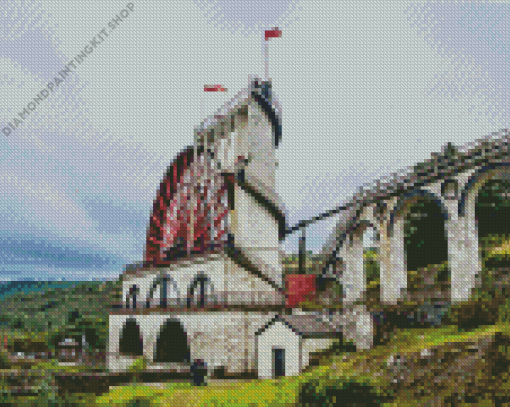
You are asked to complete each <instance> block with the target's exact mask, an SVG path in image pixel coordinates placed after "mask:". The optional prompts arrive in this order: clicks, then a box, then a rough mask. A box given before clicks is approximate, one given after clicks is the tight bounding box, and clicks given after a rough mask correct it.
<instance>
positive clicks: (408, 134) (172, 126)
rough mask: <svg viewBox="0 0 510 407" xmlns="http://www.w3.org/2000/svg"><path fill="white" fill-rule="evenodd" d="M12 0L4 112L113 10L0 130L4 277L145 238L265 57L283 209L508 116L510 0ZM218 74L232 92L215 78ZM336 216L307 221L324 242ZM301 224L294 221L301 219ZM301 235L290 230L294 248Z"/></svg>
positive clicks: (106, 262) (2, 36)
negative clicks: (61, 77) (195, 146)
mask: <svg viewBox="0 0 510 407" xmlns="http://www.w3.org/2000/svg"><path fill="white" fill-rule="evenodd" d="M127 3H128V2H127V1H109V2H103V1H87V2H85V1H75V2H62V1H56V0H39V1H31V0H26V1H21V0H16V1H15V0H4V1H2V2H1V3H0V94H1V95H2V97H1V98H0V129H3V128H5V127H6V126H8V123H9V122H12V120H13V118H14V117H17V113H18V112H20V111H22V110H23V109H24V108H25V107H26V106H27V103H29V102H30V101H31V100H32V99H33V98H34V97H35V96H36V94H37V93H39V92H40V91H41V90H42V89H44V88H45V86H46V84H47V83H49V82H51V81H52V80H53V78H54V77H55V76H57V75H58V72H59V71H60V70H62V69H63V68H64V66H65V65H66V64H67V63H68V62H69V61H71V60H72V59H73V58H74V57H75V56H76V55H77V54H78V53H80V52H81V51H82V50H83V48H84V47H85V46H86V45H87V44H88V43H89V42H90V40H91V39H92V38H93V37H94V36H96V35H97V34H98V33H100V31H101V30H102V29H103V28H104V29H105V30H106V32H107V33H108V37H105V39H104V41H103V42H102V43H100V44H99V45H98V46H97V48H95V49H94V50H93V52H92V53H91V54H90V55H89V56H88V57H87V58H86V59H85V60H84V61H83V63H81V64H80V65H77V67H76V69H75V70H73V72H72V73H71V74H70V75H69V76H68V77H67V78H66V79H65V81H64V82H63V83H61V84H60V85H59V86H58V88H56V89H55V90H54V91H53V92H52V93H51V94H50V96H49V97H48V98H47V99H46V100H44V101H43V102H41V104H40V105H39V106H37V108H36V109H35V110H34V111H33V112H32V113H30V115H29V116H28V117H26V118H25V120H24V121H23V123H22V124H21V125H20V126H19V127H18V128H17V129H16V130H14V131H12V132H11V134H10V135H9V136H5V135H4V134H2V133H0V191H1V192H2V199H1V200H0V280H15V279H21V278H36V279H43V280H44V279H48V278H59V277H66V278H67V279H90V278H96V277H97V278H100V277H107V276H111V277H113V276H115V275H117V274H118V273H119V272H120V271H121V270H122V267H123V265H124V264H126V263H131V262H134V261H139V260H141V259H142V256H143V249H144V245H145V239H146V230H147V225H148V220H149V216H150V212H151V209H152V201H153V199H154V197H155V194H156V190H157V188H158V186H159V182H160V181H161V178H162V175H163V173H164V172H165V169H166V167H167V165H168V164H169V163H170V162H171V160H172V159H173V158H174V157H175V155H176V154H177V153H178V152H179V151H180V150H181V149H182V148H184V147H185V146H187V145H190V144H191V143H192V140H193V128H194V126H196V125H197V124H198V123H199V122H200V121H201V120H202V119H203V115H204V114H211V113H212V112H214V111H215V110H216V108H218V107H219V106H220V105H222V104H223V103H224V102H225V101H227V100H228V99H230V98H231V97H233V96H234V95H235V94H236V93H237V92H238V91H239V90H241V89H242V88H244V87H246V86H247V84H248V75H250V74H258V75H261V76H262V75H263V60H262V43H263V41H262V37H263V30H264V29H266V28H270V27H272V26H276V25H277V26H279V27H281V28H282V31H283V37H282V38H278V39H274V40H271V41H270V77H271V78H272V79H273V86H274V92H275V93H276V94H277V96H278V98H279V100H280V102H281V105H282V110H283V113H282V117H283V123H282V124H283V139H282V143H281V144H280V148H279V150H278V153H277V154H278V159H279V168H278V171H277V183H278V184H277V185H278V193H279V195H280V196H281V198H282V201H283V202H284V204H285V207H286V210H287V217H288V223H289V224H294V223H295V222H297V221H298V220H300V219H303V218H308V217H311V216H313V215H315V214H317V213H319V212H321V211H323V210H326V209H329V208H331V207H333V206H336V205H338V204H341V203H342V202H343V201H344V200H345V199H347V198H348V197H350V196H351V195H352V194H353V193H354V192H355V191H356V188H357V187H359V186H360V185H362V184H363V183H365V182H369V181H371V180H373V179H375V178H377V177H379V176H383V175H387V174H389V173H391V172H395V171H397V170H399V169H402V168H405V167H407V166H410V165H413V164H414V163H416V162H417V161H419V160H423V159H426V158H428V157H429V156H430V153H431V152H432V151H439V150H440V148H441V146H442V145H444V144H445V143H446V142H447V141H451V142H453V143H454V144H464V143H467V142H470V141H473V140H475V139H477V138H481V137H483V136H485V135H487V134H489V133H491V132H495V131H498V130H499V129H502V128H508V127H509V126H508V116H509V113H510V105H509V103H510V102H509V101H508V98H505V97H503V95H507V94H508V93H509V90H510V89H509V88H510V84H509V80H508V78H509V77H510V76H509V75H508V66H509V65H508V64H509V56H510V49H509V45H508V44H510V38H509V37H510V34H509V31H508V26H509V23H510V5H508V4H505V3H503V2H476V3H472V2H469V3H468V2H455V3H454V2H429V1H422V2H407V1H396V2H393V1H384V2H380V1H322V0H302V1H274V0H273V1H269V0H267V1H239V0H236V1H233V0H230V1H229V0H219V1H216V2H214V3H212V2H210V1H205V0H196V1H193V0H188V1H184V0H173V1H170V2H167V1H156V0H151V1H144V2H138V1H133V2H132V3H133V5H134V9H133V11H132V12H129V15H128V16H127V17H126V18H125V19H124V20H123V21H122V22H120V23H119V24H118V25H117V26H116V28H115V29H114V30H112V29H110V28H109V26H108V23H109V22H110V21H111V20H112V19H113V18H114V16H115V15H116V14H119V13H120V12H121V10H122V9H125V8H126V5H127ZM209 83H220V84H222V85H225V86H226V87H227V88H228V89H229V92H228V93H208V94H206V95H205V96H206V101H205V113H204V111H203V108H201V100H202V98H203V97H204V93H203V92H202V87H203V85H204V84H209ZM333 222H334V220H331V221H328V222H322V223H321V224H318V225H317V226H314V227H312V228H310V230H309V233H308V236H309V240H308V241H309V247H310V249H313V250H315V251H316V250H318V249H319V248H320V247H321V245H322V244H323V243H324V242H325V240H326V238H327V236H328V235H329V233H330V231H331V228H332V226H333ZM296 237H297V236H296ZM296 237H291V238H290V239H288V241H287V242H286V243H285V245H284V246H283V248H284V249H285V250H287V251H290V250H295V249H296V247H297V245H296Z"/></svg>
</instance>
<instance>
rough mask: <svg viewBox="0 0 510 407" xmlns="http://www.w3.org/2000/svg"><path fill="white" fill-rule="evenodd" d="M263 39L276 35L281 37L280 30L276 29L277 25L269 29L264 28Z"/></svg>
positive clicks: (275, 36)
mask: <svg viewBox="0 0 510 407" xmlns="http://www.w3.org/2000/svg"><path fill="white" fill-rule="evenodd" d="M264 34H265V39H266V41H267V40H268V39H269V38H278V37H281V36H282V31H281V30H279V29H278V27H275V28H273V29H271V30H266V31H265V33H264Z"/></svg>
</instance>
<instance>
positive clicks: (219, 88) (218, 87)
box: [204, 85, 228, 92]
mask: <svg viewBox="0 0 510 407" xmlns="http://www.w3.org/2000/svg"><path fill="white" fill-rule="evenodd" d="M227 90H228V89H227V88H224V87H223V86H222V85H204V92H226V91H227Z"/></svg>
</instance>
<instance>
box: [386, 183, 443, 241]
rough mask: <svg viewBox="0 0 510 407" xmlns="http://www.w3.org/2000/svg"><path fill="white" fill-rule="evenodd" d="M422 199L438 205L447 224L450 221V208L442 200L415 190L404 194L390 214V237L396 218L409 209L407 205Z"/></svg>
mask: <svg viewBox="0 0 510 407" xmlns="http://www.w3.org/2000/svg"><path fill="white" fill-rule="evenodd" d="M420 197H421V198H424V199H427V200H429V201H432V202H434V203H436V204H437V205H438V206H439V208H440V209H441V214H442V216H443V218H444V220H445V222H446V221H448V219H449V215H448V208H447V207H446V206H445V204H444V202H443V201H442V200H441V199H440V198H438V197H437V196H436V195H435V194H433V193H432V192H429V191H424V190H421V189H418V190H413V191H411V192H406V193H404V194H402V195H401V197H400V198H399V200H398V202H397V204H396V205H395V206H394V208H393V209H392V211H391V213H390V222H389V225H388V232H389V234H390V235H391V234H392V233H393V228H394V225H395V221H396V218H397V217H399V216H400V215H401V214H402V212H403V211H404V210H406V209H407V205H408V204H409V203H410V201H413V200H415V199H419V198H420Z"/></svg>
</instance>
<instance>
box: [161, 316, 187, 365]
mask: <svg viewBox="0 0 510 407" xmlns="http://www.w3.org/2000/svg"><path fill="white" fill-rule="evenodd" d="M189 361H190V349H189V345H188V336H187V335H186V331H185V329H184V327H183V326H182V324H181V322H180V321H179V320H177V319H168V320H166V321H165V323H164V324H163V326H162V328H161V331H160V332H159V335H158V339H157V341H156V356H155V358H154V362H158V363H169V362H170V363H172V362H173V363H186V362H189Z"/></svg>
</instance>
